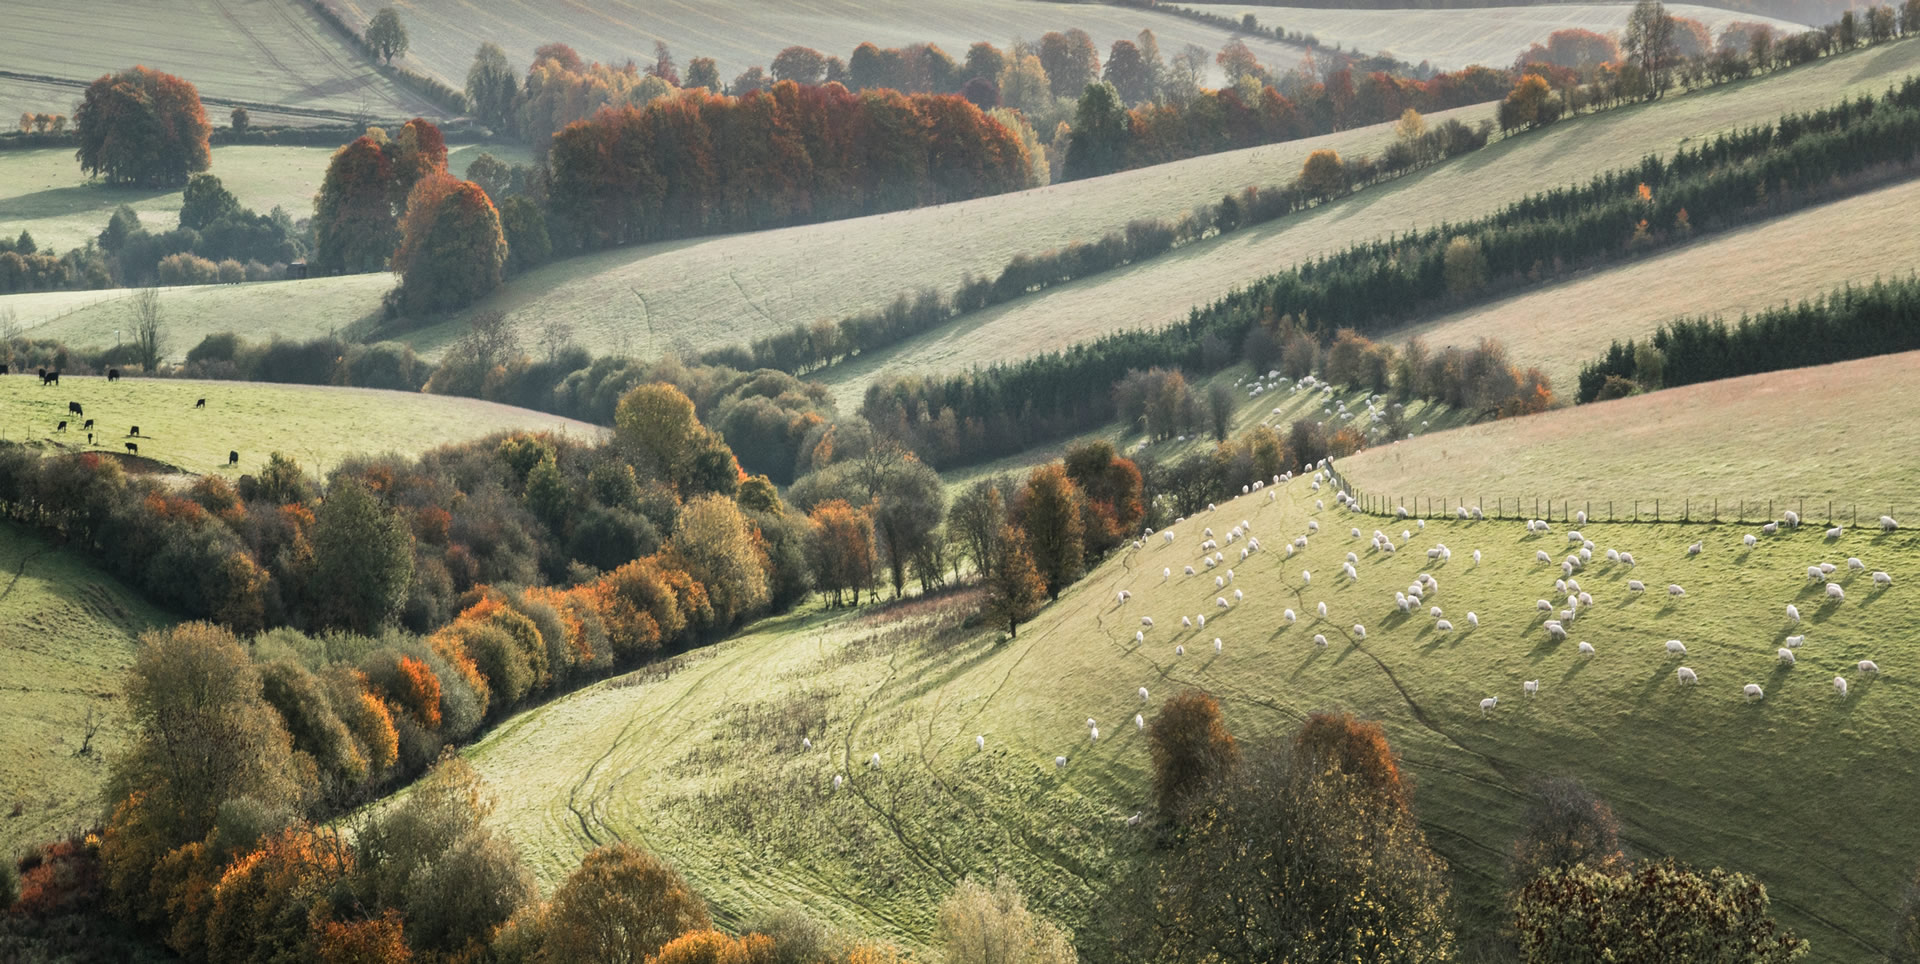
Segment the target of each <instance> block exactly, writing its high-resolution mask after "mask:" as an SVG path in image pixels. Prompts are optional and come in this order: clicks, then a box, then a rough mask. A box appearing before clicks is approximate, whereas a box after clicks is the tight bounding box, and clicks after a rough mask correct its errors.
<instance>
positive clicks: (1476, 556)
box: [1473, 549, 1480, 566]
mask: <svg viewBox="0 0 1920 964" xmlns="http://www.w3.org/2000/svg"><path fill="white" fill-rule="evenodd" d="M1473 564H1474V565H1476V566H1477V565H1479V564H1480V550H1478V549H1475V550H1473Z"/></svg>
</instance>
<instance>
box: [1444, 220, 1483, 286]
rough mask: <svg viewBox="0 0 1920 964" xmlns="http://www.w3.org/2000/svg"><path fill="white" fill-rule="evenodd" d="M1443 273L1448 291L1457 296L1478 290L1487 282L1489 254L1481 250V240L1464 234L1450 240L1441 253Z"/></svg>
mask: <svg viewBox="0 0 1920 964" xmlns="http://www.w3.org/2000/svg"><path fill="white" fill-rule="evenodd" d="M1441 274H1442V276H1443V277H1444V278H1445V279H1446V282H1447V292H1448V293H1449V294H1452V295H1454V296H1455V297H1460V296H1463V295H1468V294H1472V293H1473V292H1475V291H1478V290H1479V289H1480V287H1481V286H1482V285H1485V284H1486V283H1487V256H1486V255H1485V254H1484V253H1482V252H1481V250H1480V242H1479V241H1477V240H1475V239H1473V238H1470V237H1468V236H1466V235H1464V234H1462V235H1456V236H1455V237H1454V238H1453V239H1452V240H1450V241H1448V242H1447V247H1446V250H1445V251H1444V252H1443V253H1442V254H1441Z"/></svg>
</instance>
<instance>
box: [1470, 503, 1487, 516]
mask: <svg viewBox="0 0 1920 964" xmlns="http://www.w3.org/2000/svg"><path fill="white" fill-rule="evenodd" d="M1473 517H1474V518H1476V519H1484V518H1486V517H1487V515H1486V513H1484V512H1481V511H1480V507H1479V506H1477V505H1476V506H1474V507H1473Z"/></svg>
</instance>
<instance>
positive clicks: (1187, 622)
mask: <svg viewBox="0 0 1920 964" xmlns="http://www.w3.org/2000/svg"><path fill="white" fill-rule="evenodd" d="M1180 628H1181V629H1192V628H1193V617H1192V616H1182V617H1180Z"/></svg>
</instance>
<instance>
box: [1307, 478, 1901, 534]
mask: <svg viewBox="0 0 1920 964" xmlns="http://www.w3.org/2000/svg"><path fill="white" fill-rule="evenodd" d="M1326 471H1327V474H1328V475H1329V477H1331V479H1332V480H1333V484H1334V485H1335V486H1337V487H1338V488H1339V490H1340V491H1342V492H1345V493H1346V494H1347V496H1348V497H1349V498H1351V499H1352V500H1353V502H1354V505H1355V509H1356V510H1357V511H1359V512H1361V513H1364V514H1366V515H1372V516H1382V517H1388V518H1402V517H1403V516H1402V514H1401V510H1402V509H1404V510H1406V511H1405V515H1404V518H1409V519H1442V518H1444V519H1457V518H1460V510H1461V509H1465V510H1467V512H1468V515H1469V517H1472V514H1473V511H1474V510H1475V509H1478V510H1479V511H1480V516H1479V517H1481V518H1487V519H1502V520H1504V519H1513V520H1527V519H1542V520H1545V521H1547V522H1569V523H1575V524H1580V523H1579V518H1580V514H1581V513H1584V514H1585V519H1586V522H1589V523H1599V522H1625V523H1649V524H1656V523H1666V524H1700V523H1733V524H1737V525H1744V524H1747V523H1753V524H1761V523H1766V522H1778V521H1780V520H1781V519H1782V518H1783V517H1784V516H1785V515H1786V513H1787V512H1788V511H1792V512H1793V513H1794V514H1796V515H1798V516H1799V517H1800V519H1801V521H1802V522H1803V523H1805V524H1807V525H1813V524H1815V523H1819V524H1821V525H1823V526H1826V527H1832V526H1842V527H1845V528H1849V529H1853V528H1869V529H1878V528H1880V518H1881V516H1883V515H1885V516H1889V517H1891V518H1893V519H1895V520H1899V519H1902V518H1907V517H1911V518H1916V519H1920V505H1912V506H1904V507H1903V506H1899V505H1895V504H1891V503H1883V504H1874V503H1867V502H1855V501H1843V500H1840V499H1827V498H1818V497H1815V498H1783V499H1719V498H1712V497H1708V498H1698V499H1696V498H1690V497H1683V498H1679V499H1672V498H1664V497H1657V498H1651V499H1569V498H1557V499H1556V498H1544V497H1540V496H1531V497H1529V496H1513V495H1491V496H1489V495H1459V496H1451V495H1441V496H1431V495H1393V494H1388V493H1379V492H1369V491H1367V490H1366V489H1363V488H1360V487H1357V486H1354V485H1352V484H1350V483H1349V482H1348V481H1347V479H1346V477H1344V476H1342V475H1341V474H1340V473H1339V472H1338V471H1337V470H1335V469H1334V468H1333V467H1332V466H1331V464H1330V465H1329V466H1328V468H1327V469H1326ZM1908 510H1911V511H1908ZM1903 511H1908V515H1907V516H1902V514H1901V513H1902V512H1903Z"/></svg>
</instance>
